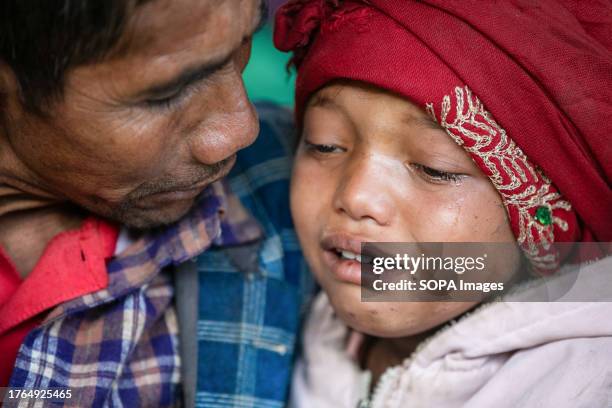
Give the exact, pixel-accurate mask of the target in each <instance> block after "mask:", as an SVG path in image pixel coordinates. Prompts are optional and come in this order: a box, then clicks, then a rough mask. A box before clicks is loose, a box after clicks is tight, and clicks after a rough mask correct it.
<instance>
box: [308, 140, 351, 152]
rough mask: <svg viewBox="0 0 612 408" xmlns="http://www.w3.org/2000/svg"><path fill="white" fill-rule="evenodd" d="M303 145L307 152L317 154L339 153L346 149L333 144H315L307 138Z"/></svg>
mask: <svg viewBox="0 0 612 408" xmlns="http://www.w3.org/2000/svg"><path fill="white" fill-rule="evenodd" d="M304 145H305V146H306V149H307V150H308V151H309V152H313V153H318V154H332V153H341V152H345V151H346V149H344V148H342V147H340V146H337V145H335V144H317V143H311V142H309V141H308V140H304Z"/></svg>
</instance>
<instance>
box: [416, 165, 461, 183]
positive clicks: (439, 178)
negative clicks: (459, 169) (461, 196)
mask: <svg viewBox="0 0 612 408" xmlns="http://www.w3.org/2000/svg"><path fill="white" fill-rule="evenodd" d="M410 167H411V168H412V169H413V170H414V171H415V172H416V173H417V174H418V175H419V176H420V177H421V178H423V179H424V180H425V181H427V182H429V183H435V184H444V183H455V184H456V183H459V182H460V181H461V180H462V179H464V178H465V177H467V175H466V174H462V173H452V172H448V171H443V170H437V169H434V168H432V167H428V166H425V165H423V164H420V163H411V164H410Z"/></svg>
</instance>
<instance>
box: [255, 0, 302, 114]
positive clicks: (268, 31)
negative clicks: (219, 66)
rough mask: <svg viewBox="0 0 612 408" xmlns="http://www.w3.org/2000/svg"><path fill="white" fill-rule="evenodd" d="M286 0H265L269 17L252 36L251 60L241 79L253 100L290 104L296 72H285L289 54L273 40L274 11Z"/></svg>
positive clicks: (291, 104) (290, 105)
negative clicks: (280, 48)
mask: <svg viewBox="0 0 612 408" xmlns="http://www.w3.org/2000/svg"><path fill="white" fill-rule="evenodd" d="M284 2H285V0H268V4H269V9H270V17H269V19H268V22H267V24H266V25H265V26H264V27H263V28H262V29H261V30H260V31H259V32H258V33H257V34H255V36H254V37H253V51H252V54H251V60H250V61H249V65H247V67H246V70H245V71H244V83H245V86H246V89H247V92H248V94H249V97H250V98H251V100H252V101H254V102H256V101H262V100H265V101H272V102H276V103H278V104H281V105H284V106H289V107H292V106H293V89H294V85H295V73H294V72H292V73H291V75H289V73H288V72H287V68H286V67H287V61H289V54H285V53H282V52H280V51H278V50H276V48H274V44H273V42H272V29H273V22H274V12H275V11H276V9H277V8H278V7H279V6H280V5H281V4H283V3H284Z"/></svg>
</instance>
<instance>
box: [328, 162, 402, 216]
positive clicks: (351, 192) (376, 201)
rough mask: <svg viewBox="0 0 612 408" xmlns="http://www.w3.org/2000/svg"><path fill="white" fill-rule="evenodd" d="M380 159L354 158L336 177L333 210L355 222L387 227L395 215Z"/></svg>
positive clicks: (387, 180) (388, 182) (383, 166)
mask: <svg viewBox="0 0 612 408" xmlns="http://www.w3.org/2000/svg"><path fill="white" fill-rule="evenodd" d="M384 161H385V160H384V159H383V160H380V159H377V158H376V157H374V156H362V157H358V158H357V157H356V158H354V159H352V160H351V163H350V164H349V166H347V167H346V168H345V170H344V172H343V174H342V175H341V176H340V177H341V179H340V182H339V183H338V188H337V189H336V192H335V195H334V207H335V210H336V211H338V212H340V213H343V214H345V215H346V216H348V217H350V218H352V219H353V220H355V221H368V220H370V221H373V222H376V223H377V224H379V225H389V224H390V223H391V221H392V219H393V217H394V215H395V211H396V208H395V206H394V205H393V197H392V194H390V191H389V187H390V188H391V189H392V186H389V185H388V184H390V183H391V184H392V182H393V180H392V179H390V178H388V177H387V175H386V174H385V173H386V169H387V166H386V165H385V163H384Z"/></svg>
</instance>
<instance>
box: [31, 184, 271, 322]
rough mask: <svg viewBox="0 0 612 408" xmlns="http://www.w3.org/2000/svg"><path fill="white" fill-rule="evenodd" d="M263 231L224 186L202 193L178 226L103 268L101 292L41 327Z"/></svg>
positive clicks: (145, 237) (141, 241)
mask: <svg viewBox="0 0 612 408" xmlns="http://www.w3.org/2000/svg"><path fill="white" fill-rule="evenodd" d="M261 235H262V230H261V228H260V226H259V224H258V223H257V221H256V220H255V219H254V218H253V217H252V216H251V215H250V214H249V213H248V212H247V211H246V210H245V209H244V207H243V206H242V204H241V203H240V200H239V199H238V197H237V196H236V195H235V194H233V193H232V192H231V191H230V190H229V187H228V185H227V182H226V181H225V180H221V181H217V182H215V183H213V184H211V185H210V186H209V187H207V188H206V189H205V190H204V191H203V192H202V194H201V195H200V196H199V197H198V200H197V202H196V204H195V205H194V206H193V208H192V209H191V210H190V212H189V213H188V214H187V215H186V216H184V217H183V218H182V219H181V220H180V221H178V222H177V223H175V224H173V225H171V226H168V227H165V228H160V229H157V230H152V231H150V232H147V233H144V234H142V235H141V236H140V237H138V238H137V239H135V241H134V242H133V243H132V244H131V245H129V246H128V247H127V248H126V249H125V250H123V251H122V252H121V253H119V254H116V255H115V256H114V257H113V258H111V259H110V260H109V261H108V263H107V269H108V274H109V283H108V287H107V288H106V289H103V290H101V291H98V292H95V293H92V294H89V295H86V296H83V297H80V298H77V299H74V300H72V301H69V302H66V303H63V304H61V305H59V306H57V307H56V308H55V309H53V310H52V311H51V312H50V313H49V314H48V315H47V317H46V318H45V320H44V321H43V325H45V324H48V323H51V322H52V321H54V320H56V319H60V318H61V317H63V316H65V315H67V314H71V313H75V312H79V311H82V310H86V309H90V308H93V307H96V306H99V305H101V304H104V303H107V302H111V301H113V300H115V299H117V298H120V297H122V296H124V295H125V294H126V293H129V292H130V291H133V290H136V289H138V288H140V287H142V286H143V285H145V284H147V283H148V282H150V281H151V280H152V279H153V278H154V277H155V276H156V275H157V274H158V273H159V271H161V270H162V269H163V268H165V267H167V266H169V265H179V264H181V263H183V262H185V261H187V260H189V259H192V258H194V257H196V256H198V255H199V254H201V253H202V252H204V251H205V250H206V249H207V248H209V247H210V246H211V245H214V246H232V245H239V244H243V243H247V242H252V241H255V240H257V239H259V238H260V237H261Z"/></svg>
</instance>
